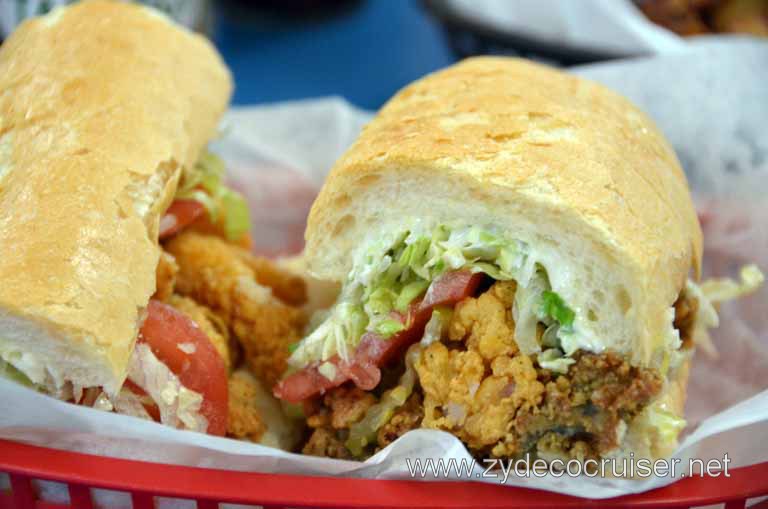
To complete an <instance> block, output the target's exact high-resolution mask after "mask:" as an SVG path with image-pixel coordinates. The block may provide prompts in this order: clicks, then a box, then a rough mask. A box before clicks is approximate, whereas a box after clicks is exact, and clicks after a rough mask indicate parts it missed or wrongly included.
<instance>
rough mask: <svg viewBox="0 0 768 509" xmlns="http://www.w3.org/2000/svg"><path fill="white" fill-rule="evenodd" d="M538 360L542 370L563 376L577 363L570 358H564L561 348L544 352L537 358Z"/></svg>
mask: <svg viewBox="0 0 768 509" xmlns="http://www.w3.org/2000/svg"><path fill="white" fill-rule="evenodd" d="M537 359H538V362H539V366H541V367H542V368H544V369H548V370H550V371H554V372H555V373H562V374H565V373H567V372H568V367H569V366H570V365H571V364H573V363H574V362H576V361H575V360H573V359H571V358H570V357H564V356H563V352H562V351H560V349H559V348H549V349H547V350H544V351H543V352H541V353H540V354H539V355H538V356H537Z"/></svg>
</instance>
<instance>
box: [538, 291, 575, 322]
mask: <svg viewBox="0 0 768 509" xmlns="http://www.w3.org/2000/svg"><path fill="white" fill-rule="evenodd" d="M541 312H542V313H543V314H544V315H545V316H548V317H550V318H552V319H553V320H556V321H557V322H558V323H559V324H560V325H561V326H562V327H571V326H572V325H573V319H574V318H575V316H576V314H575V313H574V312H573V310H572V309H571V308H569V307H568V306H566V305H565V302H563V299H562V298H560V296H559V295H558V294H556V293H555V292H553V291H551V290H545V291H544V292H543V293H542V295H541Z"/></svg>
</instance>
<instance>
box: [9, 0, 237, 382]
mask: <svg viewBox="0 0 768 509" xmlns="http://www.w3.org/2000/svg"><path fill="white" fill-rule="evenodd" d="M231 89H232V81H231V77H230V75H229V72H228V71H227V69H226V67H225V66H224V64H223V62H222V60H221V58H220V57H219V55H218V54H217V53H216V51H215V50H214V48H213V47H212V46H211V44H210V43H209V42H207V41H206V40H205V39H204V38H203V37H201V36H198V35H193V34H191V33H189V32H187V31H186V30H184V29H182V28H181V27H178V26H176V25H174V24H173V23H172V22H171V21H170V20H169V19H167V18H166V17H165V16H163V15H162V14H160V13H159V12H157V11H154V10H151V9H148V8H144V7H140V6H137V5H131V4H127V3H122V2H109V1H100V0H96V1H86V2H82V3H80V4H77V5H75V6H72V7H68V8H63V9H57V10H54V11H53V12H51V13H50V14H48V15H47V16H44V17H42V18H36V19H32V20H29V21H27V22H25V23H24V24H23V25H21V27H19V28H18V30H16V32H14V34H13V35H12V36H11V37H10V38H9V39H8V40H6V41H5V42H4V44H3V45H2V47H1V48H0V247H1V248H2V251H3V256H2V257H0V281H1V282H2V283H0V358H2V359H3V360H4V361H6V362H8V363H10V364H12V365H13V366H15V367H16V368H17V369H18V370H20V371H22V372H23V373H24V374H25V375H26V376H27V377H28V378H29V379H31V380H32V381H33V382H34V383H36V384H39V385H42V386H45V387H46V388H47V389H48V390H49V391H51V392H56V391H61V390H62V389H64V388H66V387H67V386H74V387H75V388H77V387H91V386H102V387H104V388H105V390H107V392H110V393H114V391H116V390H117V389H118V388H119V387H120V385H121V384H122V382H123V380H124V378H125V374H126V367H127V364H128V359H129V355H130V353H131V351H132V348H133V344H134V342H135V340H136V335H137V331H138V328H139V325H140V323H141V320H142V310H143V309H144V307H145V306H146V305H147V302H148V300H149V298H150V296H151V295H152V293H153V292H154V291H155V268H156V267H157V263H158V257H159V253H160V250H159V248H158V223H159V218H160V216H161V215H162V213H163V212H164V211H165V209H166V208H167V206H168V205H169V203H170V201H171V200H172V198H173V195H174V193H175V190H176V186H177V182H178V180H179V177H180V175H181V172H183V171H184V169H185V168H189V167H191V166H192V165H193V164H194V163H195V161H196V159H197V157H198V155H199V153H200V152H201V150H202V149H203V148H204V146H205V145H206V143H207V142H208V141H209V140H210V138H211V137H212V136H213V135H214V134H215V133H216V129H217V123H218V120H219V117H220V116H221V114H222V113H223V111H224V110H225V108H226V105H227V102H228V100H229V97H230V94H231Z"/></svg>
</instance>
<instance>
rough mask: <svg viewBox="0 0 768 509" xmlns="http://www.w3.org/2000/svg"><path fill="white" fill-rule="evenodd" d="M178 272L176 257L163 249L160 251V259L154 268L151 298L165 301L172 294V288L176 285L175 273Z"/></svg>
mask: <svg viewBox="0 0 768 509" xmlns="http://www.w3.org/2000/svg"><path fill="white" fill-rule="evenodd" d="M178 272H179V266H178V264H177V263H176V259H175V258H174V257H173V256H172V255H170V254H168V253H167V252H165V251H161V252H160V259H159V260H158V262H157V269H155V279H156V280H157V282H156V289H155V294H154V295H153V296H152V298H153V299H157V300H162V301H167V300H168V299H169V298H170V296H171V295H173V289H174V287H175V286H176V274H178Z"/></svg>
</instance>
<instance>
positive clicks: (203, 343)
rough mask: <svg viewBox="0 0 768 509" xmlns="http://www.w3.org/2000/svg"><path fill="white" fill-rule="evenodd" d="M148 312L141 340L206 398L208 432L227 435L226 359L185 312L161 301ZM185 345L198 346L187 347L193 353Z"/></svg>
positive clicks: (204, 410)
mask: <svg viewBox="0 0 768 509" xmlns="http://www.w3.org/2000/svg"><path fill="white" fill-rule="evenodd" d="M147 312H148V314H147V319H146V320H145V321H144V325H143V326H142V327H141V334H140V335H139V341H144V342H146V343H147V344H148V345H149V347H150V348H151V349H152V353H154V354H155V356H156V357H157V358H158V359H159V360H160V361H162V362H163V363H164V364H165V365H166V366H168V369H170V370H171V371H172V372H173V373H174V374H175V375H176V376H178V377H179V380H180V381H181V383H182V385H184V387H186V388H187V389H190V390H192V391H195V392H197V393H199V394H201V395H202V396H203V403H202V405H201V407H200V413H201V414H202V415H203V416H204V417H205V418H206V419H207V420H208V430H207V432H208V433H209V434H211V435H219V436H224V434H225V433H226V432H227V412H228V403H229V400H228V398H229V395H228V389H227V370H226V367H225V366H224V360H223V359H222V358H221V356H220V355H219V353H218V352H217V351H216V348H215V347H214V346H213V343H211V341H210V340H209V339H208V337H207V336H206V335H205V333H204V332H203V331H202V330H201V329H200V328H199V327H198V326H197V324H196V323H195V322H193V321H192V320H190V319H189V318H188V317H187V316H186V315H184V314H183V313H180V312H179V311H177V310H176V309H174V308H172V307H171V306H169V305H168V304H164V303H162V302H160V301H157V300H151V301H149V306H148V307H147ZM183 343H186V344H191V345H193V346H194V348H188V349H187V348H185V350H188V351H189V352H191V353H187V352H186V351H183V350H181V349H180V348H179V345H180V344H183Z"/></svg>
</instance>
